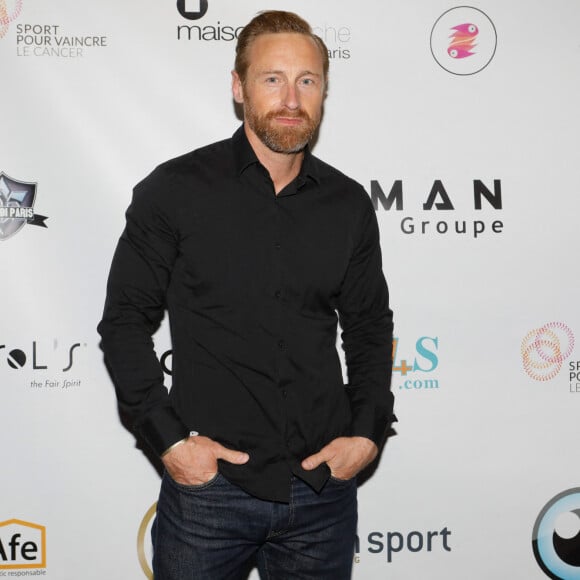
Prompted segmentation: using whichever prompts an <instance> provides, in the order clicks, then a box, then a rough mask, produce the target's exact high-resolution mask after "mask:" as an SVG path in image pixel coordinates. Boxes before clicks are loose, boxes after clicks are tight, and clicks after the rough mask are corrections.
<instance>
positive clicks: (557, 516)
mask: <svg viewBox="0 0 580 580" xmlns="http://www.w3.org/2000/svg"><path fill="white" fill-rule="evenodd" d="M532 548H533V550H534V556H535V557H536V561H537V562H538V564H539V566H540V568H541V569H542V570H543V571H544V572H545V573H546V574H547V575H548V577H549V578H553V579H554V580H580V487H576V488H573V489H569V490H567V491H564V492H562V493H559V494H558V495H557V496H555V497H553V498H552V499H551V500H550V501H549V502H548V503H547V504H546V505H545V506H544V508H543V509H542V511H541V512H540V515H539V516H538V519H537V520H536V523H535V525H534V531H533V534H532Z"/></svg>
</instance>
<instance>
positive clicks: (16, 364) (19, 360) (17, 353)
mask: <svg viewBox="0 0 580 580" xmlns="http://www.w3.org/2000/svg"><path fill="white" fill-rule="evenodd" d="M8 364H9V365H10V366H11V367H12V368H13V369H21V368H22V367H23V366H24V365H25V364H26V355H25V354H24V353H23V352H22V351H21V350H19V349H14V350H11V351H10V352H9V353H8Z"/></svg>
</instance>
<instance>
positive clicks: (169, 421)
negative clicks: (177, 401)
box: [139, 406, 191, 456]
mask: <svg viewBox="0 0 580 580" xmlns="http://www.w3.org/2000/svg"><path fill="white" fill-rule="evenodd" d="M190 431H191V430H190V429H189V428H188V427H186V426H185V425H184V424H183V421H182V420H181V418H180V417H179V416H178V415H177V413H176V412H175V409H173V407H169V406H167V407H161V408H159V409H156V410H154V411H153V412H151V413H150V414H149V415H148V416H147V417H146V418H145V420H144V421H143V422H142V423H141V424H140V425H139V433H140V435H141V436H142V437H143V439H144V440H145V441H146V442H147V443H148V444H149V446H150V447H151V448H152V449H153V451H155V453H157V455H159V456H161V455H163V454H164V453H165V452H166V451H167V450H169V448H170V447H171V446H172V445H174V444H175V443H178V442H180V441H181V440H183V439H188V438H189V434H190Z"/></svg>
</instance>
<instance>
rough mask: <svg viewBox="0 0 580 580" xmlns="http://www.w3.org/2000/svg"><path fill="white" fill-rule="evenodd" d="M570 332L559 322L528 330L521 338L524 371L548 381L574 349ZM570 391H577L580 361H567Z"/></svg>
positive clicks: (532, 376) (553, 376) (579, 390)
mask: <svg viewBox="0 0 580 580" xmlns="http://www.w3.org/2000/svg"><path fill="white" fill-rule="evenodd" d="M574 344H575V338H574V333H573V332H572V330H571V329H570V327H569V326H568V325H567V324H564V323H563V322H548V323H547V324H544V326H542V327H540V328H534V329H533V330H530V332H528V333H527V334H526V336H525V337H524V339H523V340H522V346H521V355H522V364H523V367H524V370H525V371H526V373H527V375H528V376H529V377H531V378H532V379H534V380H536V381H550V380H552V379H553V378H555V377H556V376H558V374H559V373H560V371H561V370H562V366H563V364H564V361H565V360H566V359H568V358H569V357H570V355H571V354H572V352H573V350H574ZM569 371H570V376H569V378H570V391H571V392H580V386H579V384H578V382H576V384H575V388H574V390H573V384H574V381H579V380H580V361H571V362H570V363H569Z"/></svg>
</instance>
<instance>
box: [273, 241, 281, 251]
mask: <svg viewBox="0 0 580 580" xmlns="http://www.w3.org/2000/svg"><path fill="white" fill-rule="evenodd" d="M274 247H275V248H276V249H277V250H279V249H280V247H281V246H280V243H279V242H275V243H274Z"/></svg>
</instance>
